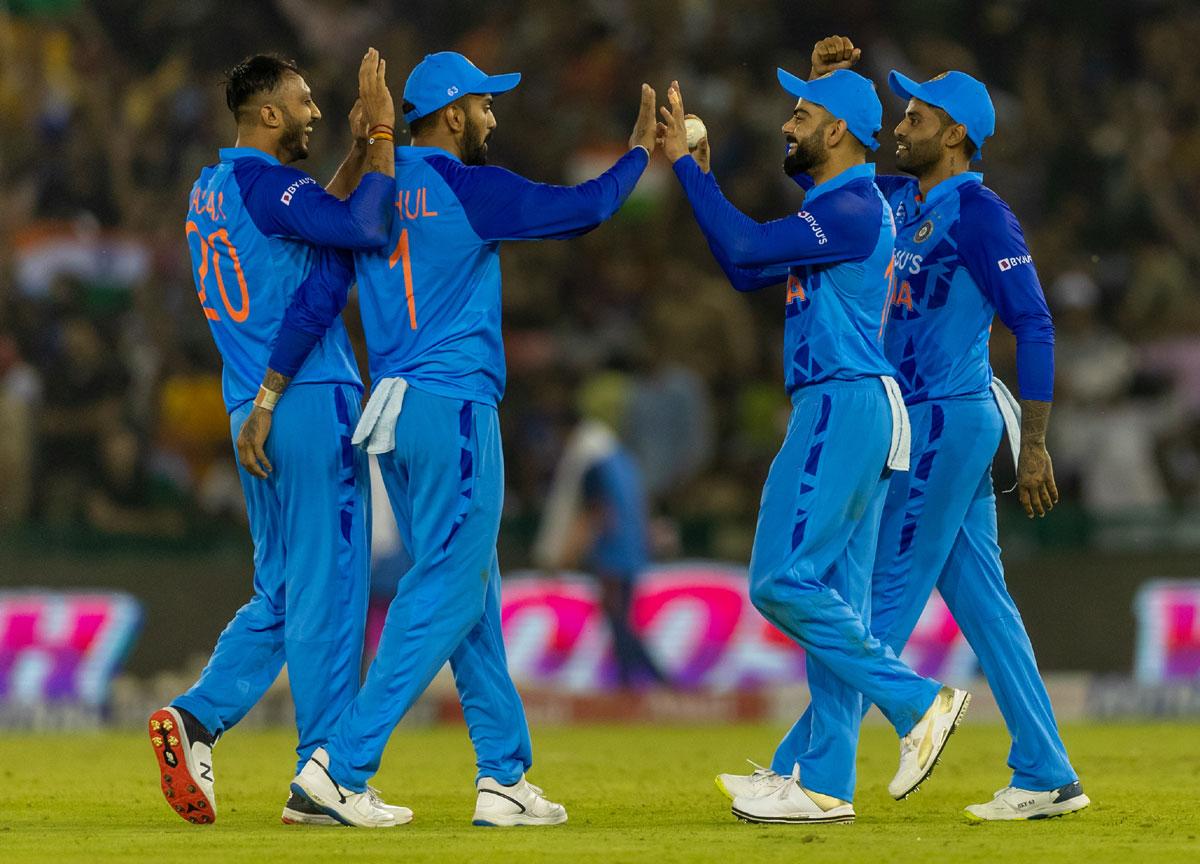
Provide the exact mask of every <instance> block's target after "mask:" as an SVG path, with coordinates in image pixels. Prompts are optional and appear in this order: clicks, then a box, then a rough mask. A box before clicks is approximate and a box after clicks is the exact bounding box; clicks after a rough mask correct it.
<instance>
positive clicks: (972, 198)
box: [878, 172, 1054, 405]
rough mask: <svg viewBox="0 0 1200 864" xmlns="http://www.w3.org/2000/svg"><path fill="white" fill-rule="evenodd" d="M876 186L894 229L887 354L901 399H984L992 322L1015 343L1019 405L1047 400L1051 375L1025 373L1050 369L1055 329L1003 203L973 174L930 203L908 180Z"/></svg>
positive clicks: (936, 192)
mask: <svg viewBox="0 0 1200 864" xmlns="http://www.w3.org/2000/svg"><path fill="white" fill-rule="evenodd" d="M878 183H879V186H880V188H881V189H882V191H883V192H884V194H885V196H886V197H887V199H888V202H889V203H890V204H891V207H892V210H893V212H894V213H895V215H896V223H897V225H896V252H895V273H894V276H895V278H894V286H895V287H894V289H893V293H892V302H891V311H890V320H889V321H888V324H887V327H886V328H885V330H884V346H885V353H886V354H887V356H888V359H889V360H891V361H892V362H893V363H894V364H895V365H896V367H897V371H898V373H899V375H898V378H897V380H898V381H899V383H900V388H901V390H902V391H903V393H904V401H905V402H906V403H907V404H909V405H914V404H916V403H919V402H924V401H926V400H930V399H952V398H955V397H961V396H971V395H979V394H983V393H986V392H987V391H988V389H989V387H990V386H991V383H992V367H991V363H990V361H989V359H988V338H989V336H990V334H991V327H992V320H993V319H994V318H995V317H996V315H997V314H999V316H1000V320H1001V321H1003V322H1004V324H1005V325H1006V326H1007V327H1008V328H1009V329H1010V330H1012V331H1013V334H1014V335H1015V336H1016V337H1017V339H1018V341H1019V342H1020V343H1021V350H1020V351H1019V355H1018V374H1019V376H1020V379H1021V395H1022V397H1023V398H1025V399H1039V400H1045V401H1049V400H1050V398H1051V394H1050V393H1049V392H1043V391H1048V386H1043V384H1042V382H1043V381H1045V380H1046V378H1047V376H1045V375H1042V374H1028V373H1033V372H1034V371H1035V368H1036V367H1044V366H1046V365H1049V364H1052V363H1053V360H1052V356H1053V355H1052V351H1053V343H1054V329H1053V324H1052V323H1051V322H1050V314H1049V311H1048V310H1047V308H1046V301H1045V298H1044V297H1043V296H1042V290H1041V286H1040V284H1039V283H1038V278H1037V272H1036V270H1035V269H1034V267H1033V258H1032V256H1031V255H1030V254H1029V249H1028V247H1027V246H1026V245H1025V237H1024V235H1023V234H1022V233H1021V227H1020V225H1019V224H1018V223H1017V219H1016V217H1015V216H1014V215H1013V213H1012V211H1011V210H1010V209H1009V208H1008V205H1007V204H1005V203H1004V202H1003V201H1002V200H1000V198H999V197H998V196H997V195H996V194H995V193H994V192H993V191H992V190H990V189H988V188H987V187H986V186H984V185H983V175H982V174H978V173H975V172H966V173H963V174H959V175H957V176H955V177H951V178H950V179H948V180H945V181H943V182H941V183H939V184H938V185H937V186H935V187H934V188H933V189H932V190H931V191H930V193H929V198H928V200H926V201H922V200H921V197H920V190H919V188H918V185H917V181H916V180H915V179H913V178H910V177H891V176H888V177H880V178H878ZM1044 355H1045V356H1044ZM1047 385H1048V381H1047Z"/></svg>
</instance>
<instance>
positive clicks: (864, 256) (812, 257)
mask: <svg viewBox="0 0 1200 864" xmlns="http://www.w3.org/2000/svg"><path fill="white" fill-rule="evenodd" d="M675 174H676V175H677V176H678V177H679V180H680V182H681V183H682V184H683V188H684V191H685V192H686V193H687V197H688V200H689V201H690V202H691V204H692V209H693V211H694V212H695V214H696V221H697V223H699V225H700V230H701V231H703V232H704V236H705V238H706V239H707V240H708V244H709V248H710V249H711V250H712V252H713V255H714V257H715V258H716V259H717V262H718V263H719V264H720V265H721V268H722V269H723V270H724V271H725V273H726V275H728V277H729V280H730V281H731V282H732V283H733V287H735V288H736V289H737V290H739V291H755V290H758V289H759V288H765V287H767V286H769V285H774V284H777V283H779V282H782V281H784V280H785V279H786V280H787V289H788V290H787V300H786V307H785V315H786V320H785V324H784V346H783V363H784V377H785V381H786V385H787V391H788V393H789V394H792V393H794V392H795V391H796V390H798V389H799V388H801V387H805V386H808V385H810V384H819V383H821V382H824V381H853V380H856V379H859V378H866V377H878V376H883V375H893V374H895V370H894V369H893V368H892V365H891V364H890V363H889V362H888V360H887V359H886V358H885V357H884V353H883V341H882V331H883V328H884V325H885V324H886V323H887V322H886V311H887V299H888V295H889V287H888V280H889V278H890V276H891V271H892V264H891V262H892V246H893V243H894V241H895V237H896V229H895V226H894V223H893V220H892V211H891V208H889V207H888V205H887V202H886V201H885V200H884V199H883V196H882V195H881V194H880V192H879V190H878V188H877V187H876V186H875V182H874V180H875V166H874V165H872V164H864V165H856V166H854V167H853V168H850V169H847V170H846V171H843V172H842V173H841V174H838V175H837V176H836V177H831V178H830V179H828V180H826V181H825V182H824V183H820V184H818V185H816V186H813V187H812V188H811V189H809V190H808V194H807V195H806V197H805V199H804V209H803V210H801V211H800V212H799V213H797V214H795V215H794V216H788V217H785V218H783V219H776V220H774V221H772V222H766V223H759V222H756V221H754V220H753V219H751V218H750V217H748V216H746V215H745V214H743V213H742V212H740V211H739V210H738V209H737V208H736V207H734V206H733V205H732V204H730V203H729V201H728V200H727V199H726V198H725V196H724V195H723V194H722V193H721V190H720V188H719V187H718V186H717V181H716V180H715V179H714V178H713V176H712V175H711V174H705V173H704V172H703V171H701V170H700V166H699V165H697V164H696V161H695V160H694V159H692V158H691V157H690V156H685V157H683V158H681V159H677V160H676V161H675Z"/></svg>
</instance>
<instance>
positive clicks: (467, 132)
mask: <svg viewBox="0 0 1200 864" xmlns="http://www.w3.org/2000/svg"><path fill="white" fill-rule="evenodd" d="M491 138H492V133H491V132H488V133H486V134H485V133H484V131H483V127H482V126H481V125H479V124H478V123H476V122H475V121H474V120H472V119H471V118H470V117H467V122H466V124H465V125H464V126H463V145H462V150H463V153H462V161H463V164H464V165H486V164H487V156H488V141H490V140H491Z"/></svg>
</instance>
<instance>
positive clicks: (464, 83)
mask: <svg viewBox="0 0 1200 864" xmlns="http://www.w3.org/2000/svg"><path fill="white" fill-rule="evenodd" d="M519 83H521V73H520V72H509V73H506V74H504V75H488V74H487V73H485V72H484V71H483V70H481V69H480V68H479V67H478V66H476V65H475V64H474V63H472V62H471V61H470V60H468V59H467V58H466V57H464V56H463V55H461V54H459V53H457V52H455V51H439V52H438V53H437V54H426V55H425V59H424V60H422V61H421V62H420V63H418V64H417V65H416V68H415V69H413V70H412V72H410V73H409V76H408V81H406V82H405V83H404V101H405V102H408V103H410V104H411V105H412V106H413V108H412V110H410V111H405V112H404V122H405V123H411V122H413V121H414V120H418V119H420V118H421V117H424V116H425V115H426V114H432V113H433V112H434V111H436V110H438V109H439V108H445V107H446V106H447V105H449V104H450V103H451V102H453V101H454V100H455V99H457V98H458V97H460V96H465V95H467V94H468V93H474V94H477V95H478V94H483V93H504V92H507V91H508V90H511V89H513V88H514V87H516V86H517V85H518V84H519Z"/></svg>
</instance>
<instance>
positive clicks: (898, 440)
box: [880, 375, 912, 471]
mask: <svg viewBox="0 0 1200 864" xmlns="http://www.w3.org/2000/svg"><path fill="white" fill-rule="evenodd" d="M880 380H881V381H883V389H884V390H885V391H887V396H888V403H889V404H890V405H891V407H892V445H891V447H889V448H888V458H887V467H889V468H891V469H892V470H893V471H907V470H908V457H909V454H910V453H911V452H912V427H911V426H910V425H909V422H908V409H907V408H905V407H904V396H902V395H901V393H900V385H899V384H897V383H896V379H894V378H892V377H890V376H888V375H883V376H881V377H880Z"/></svg>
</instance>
